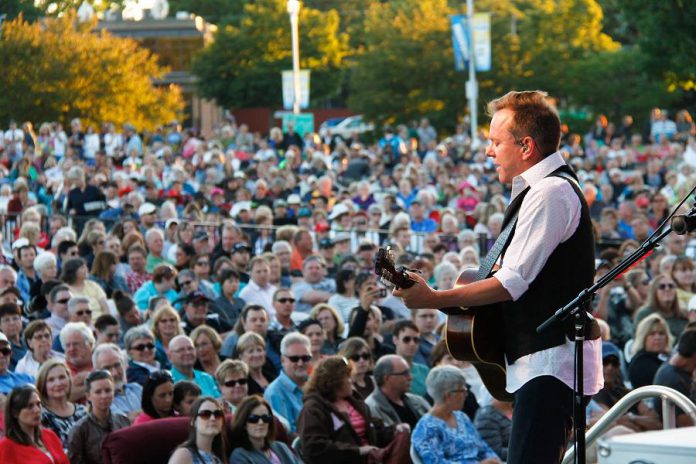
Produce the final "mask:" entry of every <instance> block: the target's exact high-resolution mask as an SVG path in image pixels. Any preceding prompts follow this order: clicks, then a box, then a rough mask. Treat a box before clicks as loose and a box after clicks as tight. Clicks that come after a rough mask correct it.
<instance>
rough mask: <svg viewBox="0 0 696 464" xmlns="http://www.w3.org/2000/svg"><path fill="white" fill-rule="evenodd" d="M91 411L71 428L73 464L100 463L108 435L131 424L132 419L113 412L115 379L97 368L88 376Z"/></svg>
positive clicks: (86, 384)
mask: <svg viewBox="0 0 696 464" xmlns="http://www.w3.org/2000/svg"><path fill="white" fill-rule="evenodd" d="M85 390H86V392H87V401H88V402H89V405H90V406H89V413H88V414H87V415H86V416H85V417H83V418H82V419H80V420H79V421H78V422H77V424H75V425H74V426H73V428H72V430H71V431H70V437H69V439H68V457H69V458H70V462H71V463H72V464H81V463H85V464H101V462H102V443H103V442H104V439H105V438H106V436H107V435H108V434H109V433H111V432H113V431H116V430H118V429H122V428H125V427H128V426H129V425H130V421H129V420H128V418H127V417H126V416H124V415H121V414H113V413H112V412H111V403H112V402H113V400H114V381H113V378H112V377H111V374H109V372H108V371H104V370H97V371H92V372H90V373H89V375H88V376H87V378H86V379H85Z"/></svg>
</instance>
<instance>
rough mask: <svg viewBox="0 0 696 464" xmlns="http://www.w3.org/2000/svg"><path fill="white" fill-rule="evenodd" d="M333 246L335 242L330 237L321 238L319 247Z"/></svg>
mask: <svg viewBox="0 0 696 464" xmlns="http://www.w3.org/2000/svg"><path fill="white" fill-rule="evenodd" d="M333 246H334V242H333V240H331V239H330V238H322V239H321V240H319V248H323V249H326V248H333Z"/></svg>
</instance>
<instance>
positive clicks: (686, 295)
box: [671, 255, 696, 308]
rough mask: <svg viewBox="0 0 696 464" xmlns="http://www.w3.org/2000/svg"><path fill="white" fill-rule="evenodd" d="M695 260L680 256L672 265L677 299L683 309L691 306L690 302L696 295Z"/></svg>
mask: <svg viewBox="0 0 696 464" xmlns="http://www.w3.org/2000/svg"><path fill="white" fill-rule="evenodd" d="M695 267H696V266H694V260H693V259H691V257H689V256H686V255H683V256H678V257H677V259H676V260H675V261H674V264H673V265H672V273H671V275H672V279H674V283H676V284H677V299H678V300H679V306H680V307H681V308H687V307H688V306H689V300H690V299H691V298H692V297H693V296H694V295H695V294H696V272H695V271H694V268H695Z"/></svg>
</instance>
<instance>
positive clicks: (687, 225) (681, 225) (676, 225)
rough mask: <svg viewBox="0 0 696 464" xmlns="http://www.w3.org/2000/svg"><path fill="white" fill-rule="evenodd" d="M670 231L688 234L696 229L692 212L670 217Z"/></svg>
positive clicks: (695, 219)
mask: <svg viewBox="0 0 696 464" xmlns="http://www.w3.org/2000/svg"><path fill="white" fill-rule="evenodd" d="M671 225H672V232H674V233H675V234H677V235H684V234H688V233H689V232H692V231H694V230H696V217H695V216H694V215H693V214H680V215H679V216H674V217H673V218H672V223H671Z"/></svg>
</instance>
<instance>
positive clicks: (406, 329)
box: [392, 319, 428, 396]
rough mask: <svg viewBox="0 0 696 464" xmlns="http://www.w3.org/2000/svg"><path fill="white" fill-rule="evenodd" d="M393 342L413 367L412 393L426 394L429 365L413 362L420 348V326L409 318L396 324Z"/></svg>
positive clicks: (399, 353) (411, 367)
mask: <svg viewBox="0 0 696 464" xmlns="http://www.w3.org/2000/svg"><path fill="white" fill-rule="evenodd" d="M392 343H393V344H394V347H395V349H396V354H397V355H399V356H401V357H402V358H404V359H405V360H406V362H407V363H408V364H409V366H410V369H411V393H415V394H416V395H420V396H425V394H426V393H427V392H426V391H425V378H426V377H427V376H428V366H426V365H425V364H419V363H416V362H413V358H414V356H415V355H416V353H418V349H419V348H420V331H419V330H418V326H416V324H414V323H413V321H411V320H409V319H405V320H401V321H398V322H397V323H396V324H394V330H393V335H392Z"/></svg>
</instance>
